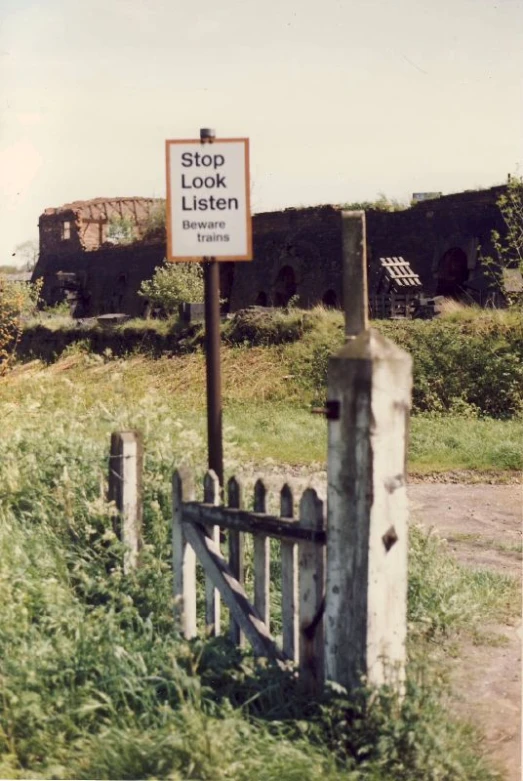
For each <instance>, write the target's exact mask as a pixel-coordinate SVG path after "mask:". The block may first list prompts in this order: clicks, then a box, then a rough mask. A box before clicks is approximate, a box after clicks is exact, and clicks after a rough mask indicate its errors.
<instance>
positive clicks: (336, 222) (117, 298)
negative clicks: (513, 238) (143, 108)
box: [33, 187, 504, 315]
mask: <svg viewBox="0 0 523 781" xmlns="http://www.w3.org/2000/svg"><path fill="white" fill-rule="evenodd" d="M503 189H504V188H503V187H496V188H491V189H490V190H482V191H474V192H465V193H459V194H456V195H451V196H445V197H442V198H439V199H436V200H432V201H425V202H422V203H419V204H417V205H416V206H414V207H412V208H411V209H407V210H405V211H403V212H393V213H390V212H374V211H369V212H368V213H367V245H368V260H369V289H370V292H371V293H372V291H373V289H375V287H376V285H377V281H378V277H379V258H380V257H383V256H391V255H392V256H394V255H401V256H403V257H404V258H405V259H406V260H408V261H410V263H411V266H412V268H413V270H414V271H415V272H416V273H418V274H419V276H420V278H421V280H422V282H423V285H424V292H425V293H426V294H428V295H434V294H436V293H437V292H438V287H439V286H441V277H442V274H443V272H444V271H445V269H447V270H448V268H447V267H449V268H451V267H452V263H454V262H455V260H456V258H457V259H458V261H459V260H460V258H461V259H462V262H463V264H464V272H463V273H464V274H465V278H466V289H468V290H469V291H470V292H471V295H473V297H475V298H476V300H479V301H481V300H484V299H485V295H486V292H487V289H488V280H487V279H486V278H485V275H484V273H483V269H482V268H481V265H480V263H479V253H478V246H479V245H481V247H482V250H483V252H484V253H486V254H488V253H489V252H490V251H491V250H492V248H491V243H490V233H491V231H492V230H493V229H496V230H498V231H500V232H501V233H502V232H503V229H504V226H503V220H502V217H501V215H500V212H499V209H498V207H497V206H496V201H497V199H498V198H499V196H500V195H501V193H502V192H503ZM71 215H72V216H74V215H75V212H74V211H72V210H69V211H63V212H61V213H60V214H59V215H54V217H56V219H59V221H63V220H64V219H66V218H67V217H68V216H71ZM44 216H45V215H43V216H42V219H41V221H40V229H41V241H42V247H43V249H44V251H43V252H41V255H40V259H39V261H38V264H37V266H36V269H35V273H34V276H33V278H37V277H40V276H43V277H44V280H45V284H44V290H43V297H44V299H45V300H47V301H48V302H49V303H54V302H55V300H56V294H57V288H56V278H55V276H54V275H55V274H56V272H57V271H66V272H71V271H73V272H77V273H78V274H79V275H80V276H81V278H82V281H83V285H84V289H85V295H84V299H85V300H84V313H85V314H86V315H95V314H102V313H104V312H111V311H113V312H114V311H120V312H127V313H129V314H132V315H138V314H141V313H142V312H143V308H144V301H143V299H141V298H140V297H139V296H138V295H137V291H138V288H139V287H140V283H141V281H142V280H143V279H148V278H150V277H151V276H152V274H153V273H154V269H155V267H156V266H158V265H160V264H161V263H162V261H163V258H164V255H165V243H164V240H163V239H162V238H161V237H160V238H158V240H157V242H156V243H151V242H149V243H148V242H143V241H142V242H135V243H133V244H131V245H129V246H115V247H111V246H104V247H102V248H100V249H96V250H91V251H89V252H87V251H85V249H84V248H83V247H82V244H81V242H80V239H79V236H78V234H76V235H72V236H71V238H70V239H69V240H62V239H59V238H57V236H59V234H58V233H57V231H56V229H53V230H54V233H53V234H52V237H51V225H52V224H54V220H53V219H46V220H44V219H43V217H44ZM48 217H49V218H52V217H53V215H48ZM253 236H254V260H253V261H252V262H248V261H246V262H236V263H221V264H220V283H221V295H222V297H225V298H227V299H228V302H229V309H230V311H236V310H238V309H241V308H242V307H245V306H249V305H251V304H266V305H282V304H285V303H287V301H288V300H289V298H290V297H291V296H294V295H295V296H297V299H298V303H299V305H301V306H304V307H310V306H314V305H315V304H317V303H321V302H322V301H324V302H328V303H329V304H336V305H340V303H341V289H342V284H341V283H342V244H341V218H340V213H339V209H337V208H335V207H333V206H319V207H314V208H307V209H286V210H285V211H281V212H268V213H264V214H257V215H255V216H254V218H253ZM50 237H51V238H50ZM449 254H450V255H449ZM449 256H451V257H450V261H449V262H447V261H448V259H449ZM449 284H450V283H449ZM448 287H449V286H448V285H447V288H448ZM450 287H451V285H450ZM447 288H445V289H447Z"/></svg>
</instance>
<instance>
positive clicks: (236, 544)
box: [227, 477, 244, 646]
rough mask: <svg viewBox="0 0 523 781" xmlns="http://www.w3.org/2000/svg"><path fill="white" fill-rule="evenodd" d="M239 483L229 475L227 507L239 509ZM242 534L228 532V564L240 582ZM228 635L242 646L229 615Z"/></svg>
mask: <svg viewBox="0 0 523 781" xmlns="http://www.w3.org/2000/svg"><path fill="white" fill-rule="evenodd" d="M242 493H243V492H242V486H241V483H240V482H239V481H238V480H237V479H236V478H235V477H231V479H230V480H229V482H228V483H227V504H228V505H229V507H232V508H234V509H235V510H239V509H241V507H242V506H243V496H242ZM243 545H244V540H243V534H242V533H241V532H238V531H230V532H229V564H230V567H231V572H232V574H233V575H234V577H235V578H236V580H237V581H238V582H239V583H241V584H242V586H243V583H244V562H243ZM231 618H232V620H231V626H230V637H231V640H232V641H233V643H236V645H239V646H242V645H243V644H244V638H243V637H242V633H241V628H240V625H239V624H238V622H237V621H235V620H234V617H233V616H231Z"/></svg>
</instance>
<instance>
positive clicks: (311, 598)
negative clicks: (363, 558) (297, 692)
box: [298, 488, 325, 695]
mask: <svg viewBox="0 0 523 781" xmlns="http://www.w3.org/2000/svg"><path fill="white" fill-rule="evenodd" d="M300 525H301V526H302V527H304V528H308V529H317V530H320V529H323V528H324V527H325V520H324V517H323V502H322V501H321V500H320V499H318V496H317V494H316V491H315V490H314V489H313V488H307V490H306V491H305V492H304V494H303V496H302V498H301V501H300ZM298 581H299V599H300V608H299V621H300V673H301V679H302V681H303V684H304V685H305V687H306V688H307V689H308V690H309V691H310V692H311V694H315V695H317V694H319V693H320V692H321V690H322V688H323V683H324V676H325V669H324V633H323V612H324V608H325V601H324V599H325V547H324V546H323V545H318V544H317V543H314V542H307V541H306V540H300V543H299V545H298Z"/></svg>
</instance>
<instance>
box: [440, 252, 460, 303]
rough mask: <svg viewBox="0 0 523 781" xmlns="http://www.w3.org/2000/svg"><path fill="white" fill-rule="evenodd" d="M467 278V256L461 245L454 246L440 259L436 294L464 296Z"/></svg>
mask: <svg viewBox="0 0 523 781" xmlns="http://www.w3.org/2000/svg"><path fill="white" fill-rule="evenodd" d="M467 278H468V269H467V256H466V255H465V253H464V252H463V250H462V249H461V248H460V247H452V249H449V250H447V252H445V254H444V255H443V257H442V258H441V260H440V263H439V269H438V287H437V290H436V295H438V296H448V297H449V298H462V297H463V296H464V295H465V292H466V291H465V288H464V285H465V282H466V281H467Z"/></svg>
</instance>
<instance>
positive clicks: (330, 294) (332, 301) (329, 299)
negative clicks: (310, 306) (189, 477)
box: [322, 288, 338, 309]
mask: <svg viewBox="0 0 523 781" xmlns="http://www.w3.org/2000/svg"><path fill="white" fill-rule="evenodd" d="M322 304H323V306H325V307H327V309H336V308H337V307H338V296H337V295H336V293H335V291H334V290H332V288H331V289H330V290H326V291H325V293H324V294H323V298H322Z"/></svg>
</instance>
